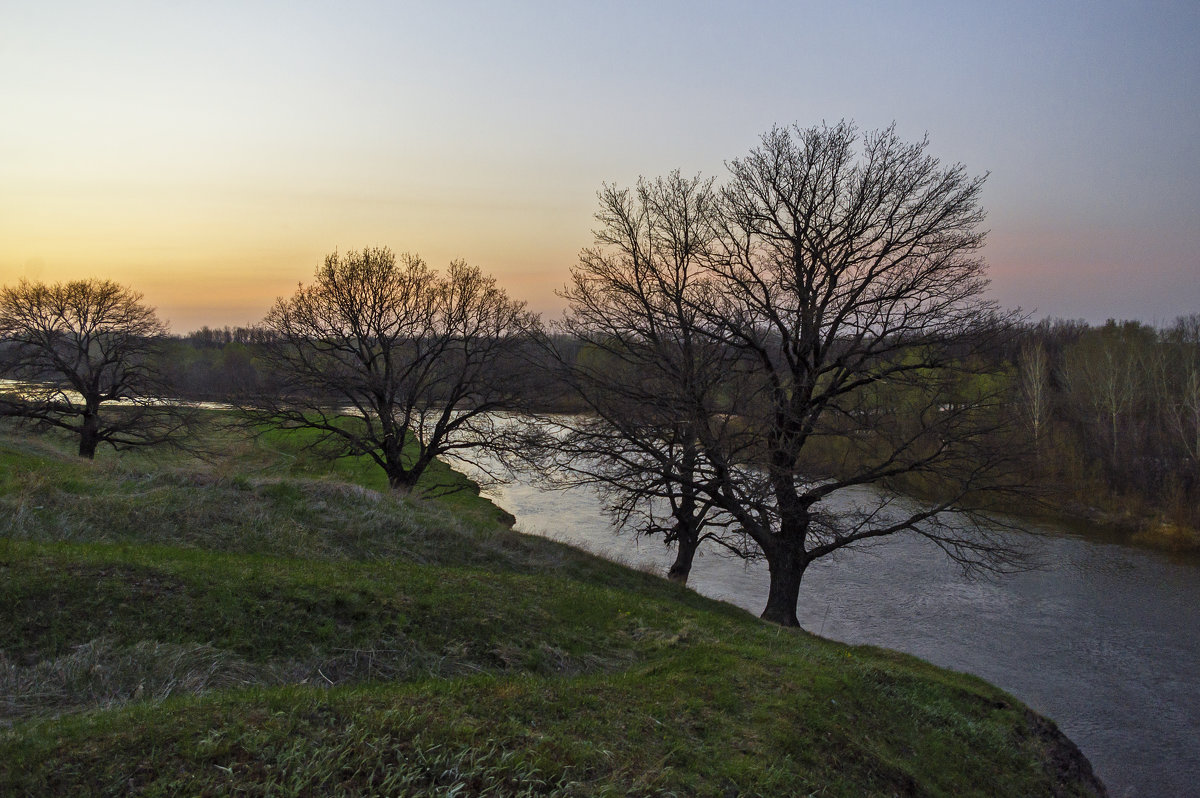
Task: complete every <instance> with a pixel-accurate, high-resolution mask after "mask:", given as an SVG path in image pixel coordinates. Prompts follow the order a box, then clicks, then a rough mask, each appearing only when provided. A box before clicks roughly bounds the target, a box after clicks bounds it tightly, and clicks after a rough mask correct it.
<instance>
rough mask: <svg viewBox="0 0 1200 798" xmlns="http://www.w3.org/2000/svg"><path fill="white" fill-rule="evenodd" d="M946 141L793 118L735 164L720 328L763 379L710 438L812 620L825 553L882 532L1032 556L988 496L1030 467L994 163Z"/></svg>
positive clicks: (739, 504) (954, 548) (741, 368)
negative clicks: (1001, 347) (1001, 530)
mask: <svg viewBox="0 0 1200 798" xmlns="http://www.w3.org/2000/svg"><path fill="white" fill-rule="evenodd" d="M860 142H861V147H862V151H861V154H858V153H857V152H856V146H857V145H859V144H860ZM927 147H928V142H927V140H923V141H920V142H918V143H915V144H906V143H904V142H902V141H900V139H899V138H898V137H897V135H896V133H895V131H894V129H888V130H884V131H881V132H877V133H871V134H867V135H865V136H863V137H862V138H861V140H860V137H859V135H858V132H857V130H856V129H855V127H854V126H853V125H851V124H848V123H845V122H842V123H840V124H837V125H835V126H832V127H830V126H821V127H812V128H807V129H802V128H799V127H793V128H790V129H782V128H776V129H774V130H772V131H770V132H769V133H767V134H766V135H764V136H763V138H762V142H761V145H760V146H759V147H757V148H756V149H754V150H753V151H752V152H751V153H750V155H749V156H748V157H746V158H741V159H737V160H735V161H733V162H732V163H730V164H729V170H730V173H731V179H730V181H729V182H728V184H727V185H726V186H725V189H724V191H723V195H722V196H723V200H724V208H723V217H724V220H725V221H724V223H725V229H724V231H723V236H722V238H721V240H722V242H723V244H724V247H725V249H724V252H722V253H720V256H719V257H717V258H715V259H714V260H713V261H712V267H711V269H712V275H713V285H714V287H715V290H716V291H717V292H718V293H719V294H720V296H721V301H720V302H716V303H713V304H712V305H711V306H710V308H711V309H710V311H709V315H708V318H707V319H706V325H705V327H704V329H707V330H711V331H712V334H713V335H714V336H717V340H718V341H719V342H720V343H721V344H722V345H724V346H726V347H728V348H729V349H730V350H732V351H734V352H736V353H737V354H738V357H737V358H736V361H735V362H736V363H737V365H738V367H737V369H736V370H735V377H734V379H736V380H737V381H738V383H739V384H741V385H745V386H749V387H751V388H753V389H754V390H755V391H756V393H755V394H754V395H753V396H752V397H750V398H751V400H752V401H749V402H743V403H742V406H741V407H739V408H738V409H737V411H738V412H739V413H742V414H744V422H743V424H742V432H741V440H736V439H735V440H734V446H732V447H730V446H728V444H726V443H725V442H724V441H725V440H726V439H727V438H728V434H727V428H726V425H724V424H722V425H721V429H720V431H719V434H709V433H708V429H707V428H706V427H701V438H702V441H703V443H704V447H705V453H706V455H707V457H708V459H709V460H710V461H711V462H712V463H713V467H714V469H715V470H716V471H717V472H718V473H719V474H720V477H721V484H720V486H719V488H718V489H717V498H718V500H719V504H720V506H721V507H722V509H724V510H725V511H727V512H728V513H730V515H732V516H733V517H734V518H735V520H736V521H737V522H738V524H739V525H740V528H741V530H742V531H743V532H744V533H745V534H747V535H749V536H750V537H751V538H753V540H754V541H755V543H757V545H758V546H759V547H760V548H761V549H762V552H763V554H764V556H765V558H766V560H767V565H768V568H769V570H770V575H771V584H770V591H769V595H768V599H767V606H766V608H765V610H764V612H763V617H764V618H766V619H767V620H771V621H774V622H776V623H780V624H783V625H789V626H791V625H796V624H797V620H796V603H797V599H798V593H799V587H800V581H801V578H802V577H803V575H804V572H805V569H806V568H807V567H808V565H809V564H810V563H812V562H813V561H814V560H816V559H818V558H820V557H824V556H827V555H829V554H832V553H834V552H836V551H838V550H839V549H842V548H845V547H847V546H854V545H858V544H861V543H862V542H865V541H869V540H871V539H874V538H880V537H883V536H887V535H893V534H896V533H901V532H912V533H916V534H919V535H922V536H924V537H925V538H927V539H929V540H930V541H932V542H933V543H935V544H937V545H938V546H939V547H941V549H943V550H944V551H945V552H946V553H947V554H949V555H950V556H951V557H953V558H955V559H956V560H958V561H960V562H962V563H963V564H964V565H967V566H970V567H985V568H1002V567H1007V566H1009V565H1011V564H1013V563H1014V561H1015V560H1016V558H1017V557H1018V555H1019V552H1018V551H1017V550H1016V549H1015V548H1014V547H1013V545H1012V544H1011V541H1009V540H1008V539H1007V538H1006V537H1005V536H1003V535H1001V534H998V533H996V532H995V531H994V527H993V526H991V525H990V524H989V523H988V522H989V521H991V520H993V519H990V518H988V516H987V513H986V510H987V508H988V507H989V506H990V502H992V501H994V497H995V493H996V492H997V491H1007V490H1010V489H1012V488H1014V487H1017V486H1019V484H1020V482H1021V479H1022V477H1021V475H1020V474H1019V473H1018V472H1017V470H1016V466H1017V461H1016V459H1015V457H1014V455H1015V452H1012V451H1011V450H1009V449H1008V446H1009V445H1010V444H1011V441H1010V440H1008V436H1007V435H1006V433H1007V428H1006V424H1007V421H1006V417H1005V414H1004V412H1003V406H1004V403H1005V400H1006V397H1005V395H1004V389H1003V387H1002V386H1000V385H998V384H993V383H992V382H991V381H990V380H989V379H988V375H989V373H990V371H991V368H992V365H993V363H994V361H993V360H992V359H991V358H990V357H989V350H990V348H991V347H994V346H995V345H997V344H998V343H999V342H1000V341H1001V340H1002V339H1004V338H1006V337H1007V335H1008V332H1009V329H1010V324H1009V323H1008V322H1009V321H1010V320H1008V319H1004V318H1001V317H1000V316H999V314H998V312H997V309H996V307H995V305H994V303H992V302H990V301H988V300H986V299H984V298H983V291H984V288H985V285H986V280H985V279H984V265H983V263H982V261H981V260H980V259H979V258H978V257H977V253H978V251H979V249H980V247H981V246H982V245H983V238H984V234H983V232H981V231H980V230H979V229H978V228H979V225H980V224H981V223H982V221H983V218H984V214H983V211H982V210H981V209H980V207H979V194H980V191H981V189H982V187H983V182H984V178H983V177H969V176H968V175H967V174H966V171H965V169H964V168H963V167H962V166H961V165H957V164H956V165H953V166H949V167H945V166H943V165H942V164H941V163H940V162H939V161H938V159H936V158H934V157H933V156H931V155H929V154H928V153H927V151H926V150H927ZM746 452H751V453H752V456H751V457H750V458H749V459H747V458H746V457H745V453H746ZM864 486H881V487H883V488H885V489H886V488H894V487H905V488H915V489H917V490H920V491H922V492H923V493H927V494H928V495H929V496H930V497H932V498H930V499H929V500H928V501H926V502H923V503H920V504H919V505H917V506H912V505H911V504H909V503H907V502H903V501H899V500H897V498H896V497H895V496H894V495H892V494H890V493H888V492H882V493H880V492H870V493H867V494H865V495H864V494H863V492H862V488H863V487H864Z"/></svg>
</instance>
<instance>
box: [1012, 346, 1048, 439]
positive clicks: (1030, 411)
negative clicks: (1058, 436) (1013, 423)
mask: <svg viewBox="0 0 1200 798" xmlns="http://www.w3.org/2000/svg"><path fill="white" fill-rule="evenodd" d="M1017 369H1018V374H1017V380H1018V384H1019V386H1020V392H1021V413H1022V416H1023V417H1024V419H1025V421H1026V423H1027V424H1028V425H1029V433H1030V435H1031V436H1032V438H1033V451H1034V456H1035V457H1037V458H1038V459H1039V460H1040V459H1041V455H1042V437H1043V435H1044V434H1045V429H1046V426H1047V424H1049V423H1050V359H1049V357H1048V356H1047V354H1046V347H1045V346H1044V345H1043V344H1042V342H1041V341H1040V340H1037V339H1034V340H1030V341H1026V342H1024V343H1023V344H1022V345H1021V352H1020V355H1019V356H1018V359H1017Z"/></svg>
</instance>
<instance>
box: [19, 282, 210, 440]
mask: <svg viewBox="0 0 1200 798" xmlns="http://www.w3.org/2000/svg"><path fill="white" fill-rule="evenodd" d="M165 334H166V326H165V325H164V324H163V322H162V321H160V320H159V318H158V316H157V315H155V312H154V309H153V308H150V307H147V306H146V305H145V303H144V302H143V301H142V295H141V294H139V293H137V292H136V291H133V290H132V289H129V288H126V287H125V286H121V285H118V284H117V283H114V282H112V281H110V280H95V279H92V280H74V281H71V282H65V283H55V284H53V285H47V284H45V283H41V282H30V281H27V280H23V281H21V282H20V283H19V284H17V285H16V286H8V287H5V288H3V289H0V375H3V376H4V377H7V378H9V379H11V380H14V381H15V382H13V383H10V384H9V386H8V388H7V389H5V390H4V392H3V393H2V394H0V415H5V416H15V417H19V418H24V419H28V420H31V421H35V422H39V423H43V424H47V425H51V426H55V427H59V428H62V429H66V430H69V431H70V432H72V433H75V434H77V435H78V436H79V454H80V456H82V457H87V458H89V459H90V458H94V457H95V456H96V448H97V446H99V444H101V443H108V444H110V445H112V446H114V447H116V448H128V447H135V446H147V445H152V444H158V443H164V442H178V441H180V440H182V438H183V437H184V435H185V433H186V430H187V426H188V423H189V421H190V420H191V418H192V416H193V414H192V413H191V412H190V411H189V410H188V409H187V408H184V407H181V406H179V405H177V404H173V403H171V402H169V401H168V397H169V396H170V388H169V386H168V385H167V384H166V381H165V380H164V378H163V376H162V373H161V372H160V370H159V368H158V364H157V362H156V358H155V354H156V350H157V347H158V344H159V342H160V340H161V338H162V337H163V336H164V335H165ZM106 403H119V407H117V408H114V409H113V410H111V411H106V412H104V413H103V415H102V414H101V407H102V405H104V404H106Z"/></svg>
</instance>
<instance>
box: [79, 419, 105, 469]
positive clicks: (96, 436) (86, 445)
mask: <svg viewBox="0 0 1200 798" xmlns="http://www.w3.org/2000/svg"><path fill="white" fill-rule="evenodd" d="M99 443H100V416H99V415H97V414H96V413H94V412H90V411H89V412H86V413H84V414H83V426H81V427H80V428H79V456H80V457H86V458H87V459H89V460H95V459H96V446H97V445H98V444H99Z"/></svg>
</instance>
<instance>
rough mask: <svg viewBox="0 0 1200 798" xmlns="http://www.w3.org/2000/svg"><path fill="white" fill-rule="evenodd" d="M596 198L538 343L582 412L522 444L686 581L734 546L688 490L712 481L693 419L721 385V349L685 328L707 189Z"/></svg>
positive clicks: (696, 279)
mask: <svg viewBox="0 0 1200 798" xmlns="http://www.w3.org/2000/svg"><path fill="white" fill-rule="evenodd" d="M599 200H600V210H599V211H598V212H597V213H596V219H597V221H598V223H599V227H598V228H597V230H596V233H595V235H596V241H595V244H594V245H593V246H592V247H590V248H588V249H585V250H584V251H583V253H582V254H581V256H580V263H579V265H578V266H577V267H576V268H575V269H573V270H572V282H571V285H570V286H569V287H568V288H567V289H566V290H565V291H564V292H562V296H563V298H565V299H566V300H568V303H569V307H568V311H567V314H566V315H565V316H564V318H563V320H562V322H561V323H560V325H559V326H558V328H557V331H558V333H560V334H559V335H558V336H556V337H553V338H548V339H546V344H547V348H548V349H550V350H551V352H552V355H553V357H552V362H554V363H556V364H557V365H558V367H559V378H560V379H561V380H562V383H563V384H565V385H567V386H569V389H570V390H571V391H572V392H573V394H574V396H575V398H576V400H577V401H578V402H579V403H580V404H581V405H582V406H583V407H585V408H586V412H584V413H581V414H578V415H574V416H571V417H568V418H558V419H556V420H555V422H554V425H553V429H552V431H551V432H550V433H549V434H546V435H543V436H542V438H541V439H540V440H539V441H538V442H537V444H538V445H536V446H529V447H527V448H528V449H529V450H531V451H536V452H539V453H541V454H542V456H543V460H544V461H545V460H548V461H549V463H550V465H551V467H550V468H546V469H543V473H546V474H548V475H551V478H552V479H554V480H555V481H557V482H558V483H559V484H563V485H568V486H571V485H581V484H590V485H594V486H597V487H598V488H599V489H600V493H601V496H602V500H603V502H604V504H605V506H606V508H607V510H608V512H609V514H610V516H611V517H612V519H613V522H614V526H616V527H618V528H626V529H632V530H634V531H635V532H636V533H638V534H641V535H660V536H662V537H663V538H664V540H665V541H666V542H667V543H668V544H671V545H674V546H675V549H676V557H675V560H674V562H673V563H672V565H671V566H670V568H669V570H668V573H667V575H668V577H669V578H671V579H673V580H675V581H679V582H686V581H687V578H688V575H689V573H690V571H691V566H692V562H693V558H694V556H695V554H696V551H697V549H698V547H699V545H700V543H701V542H703V541H704V540H713V541H715V542H717V543H721V544H724V545H726V546H728V547H731V548H732V547H733V546H732V545H731V541H732V540H733V538H732V536H730V535H728V534H727V532H728V530H727V521H728V517H727V516H725V515H724V514H722V513H721V512H720V511H719V510H718V509H717V508H716V507H715V505H714V504H713V502H712V499H711V498H710V497H709V496H707V495H705V493H704V491H703V490H702V488H701V486H702V485H703V484H704V483H705V482H706V481H710V480H711V479H712V478H713V476H714V475H713V474H712V473H710V472H709V469H708V466H707V463H706V461H705V459H704V456H703V452H702V450H701V448H700V440H699V438H698V437H697V435H696V433H695V425H694V420H693V418H692V416H693V415H694V414H695V412H696V409H697V408H700V407H707V406H709V405H711V403H712V400H713V399H712V394H713V392H714V391H725V390H726V386H725V385H724V377H723V369H722V367H721V360H722V358H724V356H725V350H724V349H723V348H722V347H720V346H714V345H713V343H712V341H711V339H710V338H709V337H706V336H703V335H701V334H699V333H698V332H697V329H696V327H697V318H698V314H700V313H701V310H700V308H701V307H702V306H703V305H704V304H705V302H706V300H705V297H704V295H703V294H704V290H705V288H704V285H703V282H702V280H701V279H700V274H701V273H702V270H703V264H702V262H701V261H702V258H703V257H704V255H705V253H707V252H708V251H709V249H710V248H711V246H712V238H713V236H714V235H715V233H716V229H717V228H716V226H715V224H714V222H715V217H714V213H715V210H716V201H717V197H716V195H715V194H714V192H713V188H712V181H711V180H702V179H700V178H684V177H682V176H681V175H680V174H679V173H678V172H675V173H673V174H671V175H669V176H668V177H666V178H658V179H655V180H642V181H639V183H638V185H637V186H636V187H635V188H633V189H622V188H617V187H615V186H605V187H604V189H603V190H602V191H601V192H600V193H599ZM563 342H567V343H569V344H570V346H569V347H567V348H566V349H565V350H564V349H556V348H555V346H554V345H555V344H556V343H557V344H561V343H563ZM543 465H545V463H544V462H543ZM738 552H739V553H742V552H741V550H740V549H739V550H738Z"/></svg>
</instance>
